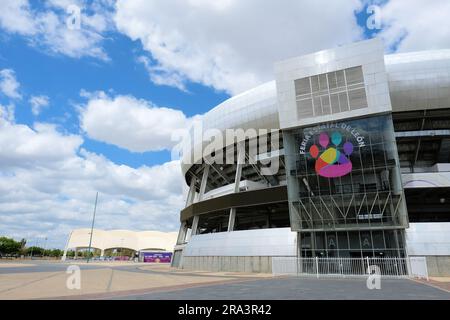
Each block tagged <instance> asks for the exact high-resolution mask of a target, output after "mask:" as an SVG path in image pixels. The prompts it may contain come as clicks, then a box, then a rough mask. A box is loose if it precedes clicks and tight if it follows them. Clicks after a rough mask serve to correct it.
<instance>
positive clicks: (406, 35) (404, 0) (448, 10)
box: [380, 0, 450, 52]
mask: <svg viewBox="0 0 450 320" xmlns="http://www.w3.org/2000/svg"><path fill="white" fill-rule="evenodd" d="M449 14H450V1H448V0H434V1H427V0H395V1H389V2H387V3H386V4H385V5H383V6H382V7H381V20H382V22H383V24H384V25H385V27H384V28H383V30H382V32H381V33H380V35H381V36H382V37H383V38H384V39H385V41H386V45H387V46H388V47H391V48H392V47H394V46H395V45H396V44H398V48H397V51H401V52H407V51H418V50H430V49H448V48H450V22H449Z"/></svg>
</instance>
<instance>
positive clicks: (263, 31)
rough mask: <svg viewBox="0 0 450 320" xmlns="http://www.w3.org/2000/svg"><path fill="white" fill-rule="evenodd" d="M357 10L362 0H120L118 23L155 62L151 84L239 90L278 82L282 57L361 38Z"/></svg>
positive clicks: (148, 66)
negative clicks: (277, 70)
mask: <svg viewBox="0 0 450 320" xmlns="http://www.w3.org/2000/svg"><path fill="white" fill-rule="evenodd" d="M358 9H361V4H360V1H358V0H340V1H328V0H319V1H283V2H282V3H280V2H279V1H260V0H246V1H237V0H227V1H206V0H190V1H185V0H174V1H170V2H167V1H158V0H151V1H149V0H135V1H125V0H118V1H117V4H116V14H115V22H116V27H117V28H118V30H119V31H120V32H122V33H124V34H126V35H127V36H129V37H130V38H131V39H133V40H139V41H140V42H141V43H142V45H143V47H144V49H145V50H146V51H147V52H148V54H149V57H148V58H149V59H150V58H151V59H153V60H151V61H152V62H151V63H150V62H149V61H150V60H148V61H147V64H146V66H147V69H148V70H149V72H150V75H151V78H152V80H153V81H154V82H156V83H158V84H167V85H171V86H175V87H178V88H184V87H183V84H184V83H185V82H186V81H187V80H191V81H194V82H199V83H202V84H205V85H208V86H212V87H214V88H216V89H219V90H226V91H227V92H229V93H232V94H234V93H238V92H240V91H243V90H245V89H248V88H250V87H253V86H255V85H257V84H259V83H261V82H263V81H266V80H270V79H273V63H274V62H275V61H277V60H280V59H284V58H289V57H292V56H297V55H300V54H304V53H309V52H314V51H317V50H320V49H325V48H330V47H334V46H337V45H340V44H344V43H348V42H352V41H354V40H356V39H360V38H362V30H361V29H360V28H359V27H358V25H357V21H356V18H355V16H354V11H355V10H358ZM141 61H142V60H141Z"/></svg>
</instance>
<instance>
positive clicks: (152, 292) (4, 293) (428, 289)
mask: <svg viewBox="0 0 450 320" xmlns="http://www.w3.org/2000/svg"><path fill="white" fill-rule="evenodd" d="M71 265H77V266H79V267H80V270H81V288H80V289H79V290H78V289H72V290H70V289H68V288H67V285H66V283H67V280H68V278H69V277H70V276H71V275H70V274H67V273H66V270H67V268H68V267H69V266H71ZM449 283H450V279H432V280H431V281H429V282H427V281H415V280H409V279H382V282H381V289H380V290H369V289H367V286H366V280H365V279H361V278H360V279H325V278H321V279H315V278H299V277H272V275H270V274H242V273H229V272H228V273H227V272H202V271H185V270H177V269H173V268H170V267H169V266H168V265H165V264H143V263H130V262H113V263H111V262H94V263H92V262H91V263H89V264H86V263H85V262H81V261H77V262H73V261H72V262H66V263H62V262H43V261H27V262H0V299H136V300H140V299H149V300H154V299H156V300H158V299H173V300H184V299H190V300H197V299H199V300H209V299H214V300H240V299H256V300H258V299H269V300H270V299H290V300H311V299H339V300H340V299H345V300H366V299H370V300H377V299H408V300H409V299H431V300H435V299H439V300H442V299H444V300H449V299H450V293H449V291H448V290H446V289H448V286H449Z"/></svg>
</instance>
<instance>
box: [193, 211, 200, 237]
mask: <svg viewBox="0 0 450 320" xmlns="http://www.w3.org/2000/svg"><path fill="white" fill-rule="evenodd" d="M199 218H200V217H199V216H194V219H193V221H192V235H193V236H194V235H196V234H197V231H198V220H199Z"/></svg>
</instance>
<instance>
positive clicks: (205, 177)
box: [198, 164, 210, 201]
mask: <svg viewBox="0 0 450 320" xmlns="http://www.w3.org/2000/svg"><path fill="white" fill-rule="evenodd" d="M209 167H210V165H209V164H206V165H205V169H203V176H202V183H201V184H200V193H199V195H198V201H202V200H203V196H204V195H205V190H206V183H207V182H208V175H209Z"/></svg>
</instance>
